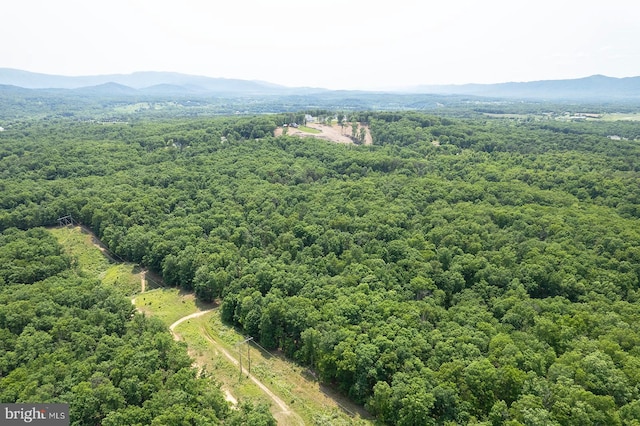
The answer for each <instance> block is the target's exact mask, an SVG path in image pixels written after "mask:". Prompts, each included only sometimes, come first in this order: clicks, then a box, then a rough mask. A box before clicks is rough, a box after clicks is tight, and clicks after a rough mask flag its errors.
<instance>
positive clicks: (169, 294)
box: [135, 288, 198, 326]
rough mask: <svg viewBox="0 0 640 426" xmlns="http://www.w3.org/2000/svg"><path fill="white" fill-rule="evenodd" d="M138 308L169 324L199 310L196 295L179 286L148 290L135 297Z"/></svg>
mask: <svg viewBox="0 0 640 426" xmlns="http://www.w3.org/2000/svg"><path fill="white" fill-rule="evenodd" d="M135 304H136V308H138V309H139V310H141V311H143V312H145V313H147V314H149V315H153V316H154V317H157V318H159V319H160V320H162V322H163V323H165V324H166V325H167V326H170V325H171V324H173V323H174V322H176V321H177V320H179V319H180V318H182V317H185V316H187V315H190V314H193V313H194V312H198V307H197V306H196V303H195V297H194V295H193V294H191V293H185V292H182V291H180V290H179V289H177V288H159V289H155V290H151V291H146V292H144V293H141V294H139V295H138V296H136V298H135Z"/></svg>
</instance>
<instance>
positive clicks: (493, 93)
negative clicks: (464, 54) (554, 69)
mask: <svg viewBox="0 0 640 426" xmlns="http://www.w3.org/2000/svg"><path fill="white" fill-rule="evenodd" d="M407 91H408V92H410V93H430V94H458V95H461V94H463V95H472V96H481V97H495V98H519V99H543V100H561V99H576V100H606V99H612V100H621V99H626V100H632V99H635V100H639V99H640V77H626V78H615V77H607V76H604V75H592V76H590V77H584V78H577V79H570V80H540V81H530V82H521V83H498V84H463V85H443V86H416V87H413V88H410V89H408V90H407Z"/></svg>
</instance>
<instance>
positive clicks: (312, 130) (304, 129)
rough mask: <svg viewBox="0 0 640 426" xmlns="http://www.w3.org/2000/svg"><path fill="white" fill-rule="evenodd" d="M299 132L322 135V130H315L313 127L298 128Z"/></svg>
mask: <svg viewBox="0 0 640 426" xmlns="http://www.w3.org/2000/svg"><path fill="white" fill-rule="evenodd" d="M298 130H300V131H301V132H307V133H316V134H317V133H322V132H321V131H320V130H318V129H314V128H311V127H307V126H298Z"/></svg>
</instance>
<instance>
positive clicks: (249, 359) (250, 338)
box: [236, 337, 253, 378]
mask: <svg viewBox="0 0 640 426" xmlns="http://www.w3.org/2000/svg"><path fill="white" fill-rule="evenodd" d="M252 340H253V337H247V338H246V339H244V340H243V341H242V342H239V343H236V346H237V347H238V360H239V361H240V378H242V348H241V346H242V345H243V344H244V343H246V344H247V360H248V361H249V368H248V369H247V374H251V352H249V349H250V348H249V342H250V341H252Z"/></svg>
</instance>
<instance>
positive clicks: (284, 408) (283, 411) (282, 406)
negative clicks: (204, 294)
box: [169, 309, 304, 425]
mask: <svg viewBox="0 0 640 426" xmlns="http://www.w3.org/2000/svg"><path fill="white" fill-rule="evenodd" d="M213 310H214V309H207V310H204V311H199V312H195V313H193V314H191V315H187V316H184V317H182V318H180V319H179V320H177V321H176V322H174V323H173V324H171V325H170V326H169V331H171V335H172V336H173V339H174V340H177V341H178V340H180V335H179V334H178V333H177V332H176V331H175V328H176V327H177V326H178V325H180V324H182V323H183V322H185V321H188V320H190V319H193V318H198V317H201V316H202V315H205V314H207V313H209V312H212V311H213ZM200 332H201V334H202V336H203V337H204V338H205V339H207V341H208V342H209V343H211V345H213V347H214V348H215V349H216V350H218V351H220V352H221V353H222V354H223V355H224V356H225V357H227V359H228V360H229V361H230V362H231V363H232V364H233V365H235V366H239V365H240V363H239V362H238V360H237V359H236V358H235V357H234V356H233V355H231V354H230V353H229V352H228V351H227V350H226V349H225V348H223V347H222V345H220V344H219V343H218V342H216V341H215V340H214V339H213V338H212V337H211V335H210V334H209V333H208V332H207V330H206V329H205V328H204V327H201V328H200ZM242 373H243V374H244V375H246V376H247V377H248V378H249V379H250V380H251V381H252V382H253V383H255V384H256V386H258V387H259V388H260V390H262V391H263V392H264V393H265V394H267V395H268V396H269V398H271V400H272V401H273V402H274V403H275V404H276V405H277V406H278V407H279V408H280V413H279V414H282V415H284V416H287V417H291V418H292V419H295V420H296V421H297V423H298V424H300V425H304V421H303V420H302V418H300V416H299V415H298V414H297V413H296V412H295V411H293V410H291V408H289V406H288V405H287V404H286V403H285V402H284V401H283V400H282V399H281V398H280V397H278V395H276V394H275V393H273V392H272V391H271V390H270V389H269V388H268V387H267V386H265V385H264V383H262V382H261V381H260V380H258V379H257V378H256V377H255V376H254V375H253V374H250V373H249V372H248V371H247V369H246V368H244V367H242Z"/></svg>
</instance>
